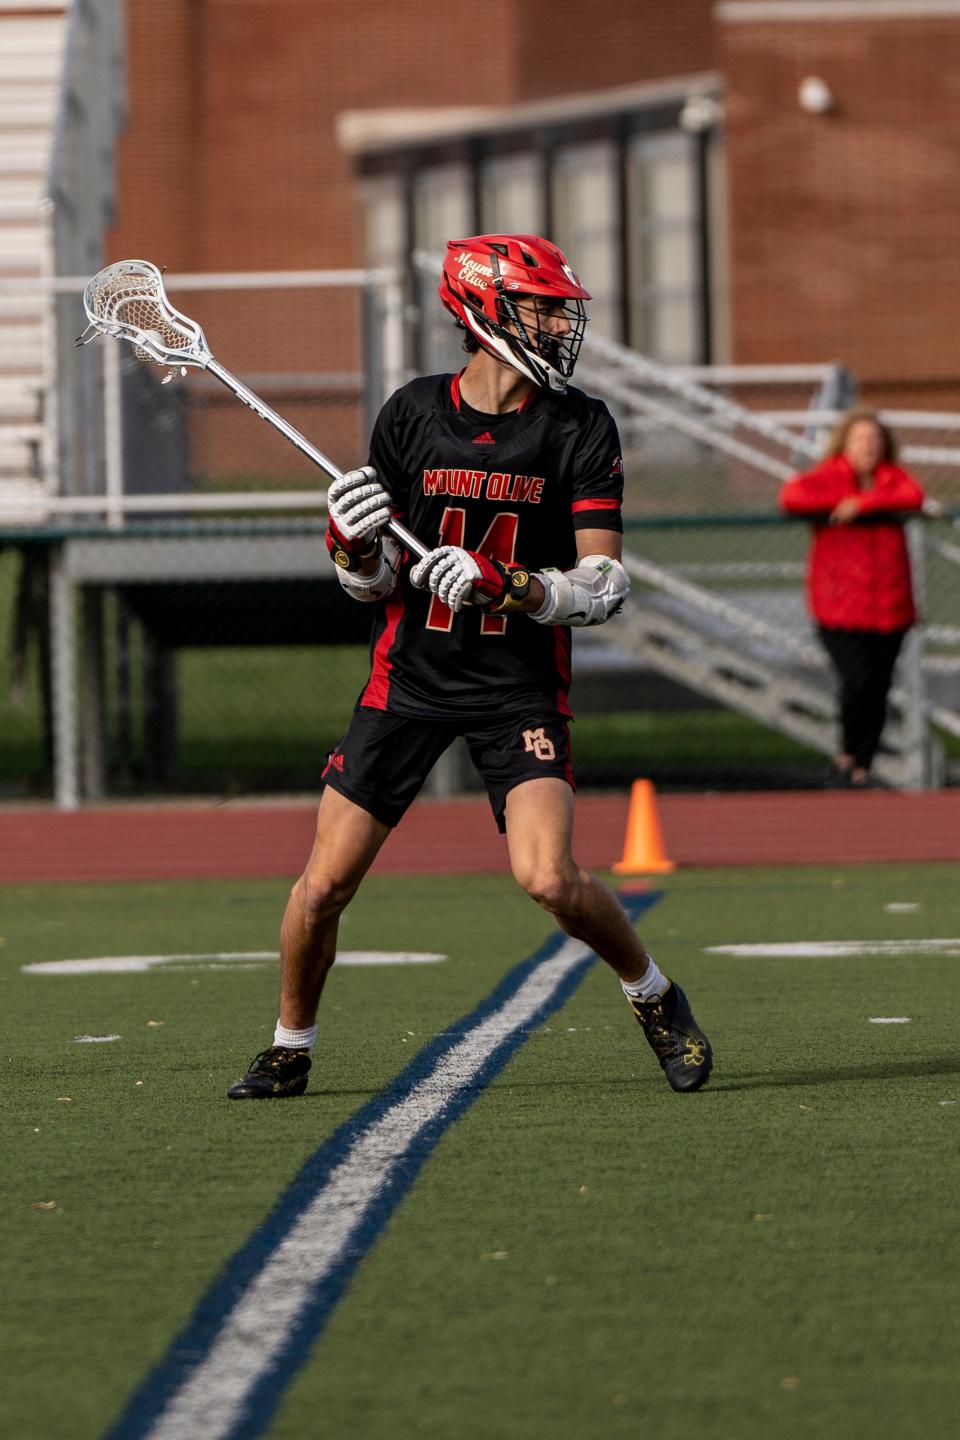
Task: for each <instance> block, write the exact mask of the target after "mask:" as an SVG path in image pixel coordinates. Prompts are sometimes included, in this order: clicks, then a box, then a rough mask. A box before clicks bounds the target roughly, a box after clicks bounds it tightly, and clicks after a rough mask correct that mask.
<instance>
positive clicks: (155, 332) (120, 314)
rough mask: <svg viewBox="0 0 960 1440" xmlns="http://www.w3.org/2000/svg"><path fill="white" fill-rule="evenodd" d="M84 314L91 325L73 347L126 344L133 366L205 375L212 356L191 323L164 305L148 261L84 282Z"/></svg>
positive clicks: (112, 268)
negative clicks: (104, 341)
mask: <svg viewBox="0 0 960 1440" xmlns="http://www.w3.org/2000/svg"><path fill="white" fill-rule="evenodd" d="M83 308H84V309H85V310H86V312H87V319H88V320H89V322H90V324H89V325H88V326H87V329H86V330H85V331H84V332H83V334H82V335H81V336H80V338H79V340H78V341H77V344H78V345H85V344H87V342H88V341H90V340H93V339H95V338H96V336H97V335H111V336H113V338H114V339H115V340H128V341H129V342H130V344H131V345H132V346H133V348H134V354H135V355H136V356H137V359H138V360H148V361H152V362H153V363H154V364H156V365H169V366H170V367H171V368H173V369H179V368H180V367H181V366H184V365H192V366H195V367H197V368H198V369H201V370H202V369H205V367H206V366H207V364H208V363H209V361H210V360H211V358H212V356H211V354H210V351H209V349H208V347H207V342H206V340H205V338H204V334H203V331H202V330H201V329H200V326H199V325H198V324H197V322H196V321H195V320H191V319H190V318H189V317H188V316H187V315H181V313H180V311H179V310H176V309H175V308H174V307H173V306H172V305H171V304H170V301H169V300H168V299H167V293H166V291H165V290H164V288H163V276H162V275H161V274H160V271H159V270H158V269H157V267H156V265H151V264H150V261H149V260H118V261H117V262H116V264H115V265H108V266H107V267H106V269H105V270H100V271H98V272H97V274H96V275H94V277H93V279H92V280H90V281H88V282H87V286H86V288H85V290H84V292H83Z"/></svg>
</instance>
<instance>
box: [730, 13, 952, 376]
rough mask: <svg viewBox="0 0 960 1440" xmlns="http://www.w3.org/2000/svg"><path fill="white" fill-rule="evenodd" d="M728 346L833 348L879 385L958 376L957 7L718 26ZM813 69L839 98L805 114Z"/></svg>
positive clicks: (812, 351) (796, 355) (803, 351)
mask: <svg viewBox="0 0 960 1440" xmlns="http://www.w3.org/2000/svg"><path fill="white" fill-rule="evenodd" d="M718 39H719V52H720V66H721V68H722V71H723V73H724V76H725V84H726V94H727V100H726V115H727V132H728V140H729V143H728V181H729V209H730V224H731V246H730V295H731V318H732V331H733V358H735V359H736V360H737V361H740V362H743V363H749V362H778V361H824V360H840V361H843V362H844V363H846V364H848V365H849V366H851V368H852V369H853V370H854V371H856V372H857V374H858V375H860V376H862V377H864V378H865V379H866V380H868V381H870V382H872V386H873V389H874V393H875V394H876V396H877V397H878V398H882V399H889V398H891V397H894V396H899V397H900V398H906V395H905V383H906V387H907V388H909V386H910V385H915V384H917V383H919V382H926V381H932V382H934V383H935V385H938V386H939V387H941V388H942V389H943V391H944V395H946V394H947V393H948V392H949V390H950V388H951V385H952V382H953V381H954V379H955V377H957V376H958V375H960V359H958V354H957V338H956V337H957V334H958V332H960V261H958V248H957V236H958V234H960V186H958V185H957V183H956V172H957V114H958V102H960V15H958V16H956V17H949V16H940V17H936V16H929V15H928V16H925V17H923V18H918V19H909V20H908V19H899V20H896V19H889V20H883V21H876V20H869V21H867V20H864V19H859V20H857V21H855V22H849V23H848V22H836V21H834V22H829V23H828V22H822V21H821V22H818V23H814V22H805V23H802V24H795V23H787V22H781V23H774V24H771V23H766V24H759V23H751V24H746V23H729V24H721V25H719V26H718ZM809 75H817V76H820V77H821V78H822V79H823V80H824V81H826V83H827V84H828V86H829V87H830V90H831V92H832V93H833V95H834V97H835V100H836V109H835V111H834V112H833V113H831V114H828V115H823V116H817V115H810V114H807V113H805V112H804V111H803V110H802V109H801V108H800V105H799V103H798V99H797V91H798V87H799V84H800V82H801V80H802V79H803V78H804V77H805V76H809Z"/></svg>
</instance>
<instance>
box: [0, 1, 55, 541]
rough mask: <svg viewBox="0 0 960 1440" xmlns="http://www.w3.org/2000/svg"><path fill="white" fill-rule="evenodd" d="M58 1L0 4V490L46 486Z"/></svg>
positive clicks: (13, 493) (49, 480)
mask: <svg viewBox="0 0 960 1440" xmlns="http://www.w3.org/2000/svg"><path fill="white" fill-rule="evenodd" d="M67 9H68V7H67V6H65V5H60V6H57V5H51V4H49V3H45V4H38V3H33V4H31V3H29V0H27V3H23V0H18V3H17V4H16V5H13V4H9V3H0V495H2V496H3V497H4V498H5V499H8V500H17V501H20V502H25V503H26V502H30V503H32V502H34V501H35V502H36V510H35V511H31V510H25V511H24V512H23V513H24V518H25V519H30V518H32V517H35V516H38V515H40V514H42V513H43V500H44V498H45V496H46V495H47V494H49V493H51V492H52V490H53V488H54V486H53V477H52V475H51V473H50V470H51V468H52V449H53V447H52V445H51V443H50V431H49V429H48V427H47V424H46V422H47V419H48V409H47V405H46V396H47V395H48V394H49V393H50V391H51V385H50V378H51V369H52V348H53V341H52V333H51V325H52V315H51V305H50V299H49V292H48V289H47V287H48V284H49V280H50V277H51V275H52V274H53V249H52V240H51V232H50V224H49V218H48V214H47V206H46V195H47V172H48V165H49V159H50V152H51V146H52V137H53V132H54V126H55V123H56V117H57V111H58V105H59V97H60V90H61V74H62V68H63V55H64V40H65V34H66V14H67Z"/></svg>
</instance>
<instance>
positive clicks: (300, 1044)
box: [273, 1020, 317, 1050]
mask: <svg viewBox="0 0 960 1440" xmlns="http://www.w3.org/2000/svg"><path fill="white" fill-rule="evenodd" d="M273 1043H274V1045H285V1046H286V1048H287V1049H288V1050H312V1049H313V1047H314V1045H316V1043H317V1027H316V1025H311V1026H310V1028H309V1029H308V1030H288V1029H287V1027H286V1026H285V1025H281V1024H280V1021H279V1020H278V1021H277V1028H276V1029H275V1030H274V1032H273Z"/></svg>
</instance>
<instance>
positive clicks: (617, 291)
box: [550, 140, 622, 340]
mask: <svg viewBox="0 0 960 1440" xmlns="http://www.w3.org/2000/svg"><path fill="white" fill-rule="evenodd" d="M553 213H554V222H553V235H552V236H551V237H550V238H551V239H552V240H554V241H555V242H556V244H557V245H559V246H560V249H561V250H562V251H563V252H564V254H565V255H566V257H567V259H568V260H569V261H570V264H571V265H572V266H573V268H574V270H575V271H576V272H577V274H578V275H579V276H580V278H581V280H582V281H583V284H584V285H585V286H586V288H587V289H588V290H589V291H590V293H591V295H592V296H593V299H592V301H591V302H590V304H589V306H588V313H589V316H590V329H591V330H595V331H596V332H597V333H598V334H600V335H607V336H609V337H610V338H611V339H613V340H616V339H618V338H619V333H620V322H619V314H620V297H621V293H622V290H621V284H622V282H621V280H620V278H619V277H618V276H617V256H618V253H619V246H618V235H619V233H620V214H619V203H618V184H617V151H616V147H615V145H614V144H613V143H612V142H611V141H606V140H604V141H600V142H598V143H591V144H585V145H569V146H565V147H564V148H563V149H561V150H559V151H558V152H557V155H556V158H555V161H554V167H553Z"/></svg>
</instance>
